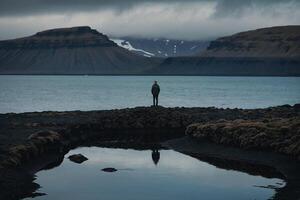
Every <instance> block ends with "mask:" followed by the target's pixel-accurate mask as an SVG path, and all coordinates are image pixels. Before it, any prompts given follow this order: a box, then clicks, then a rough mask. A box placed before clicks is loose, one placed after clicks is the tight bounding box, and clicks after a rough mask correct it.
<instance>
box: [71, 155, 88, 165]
mask: <svg viewBox="0 0 300 200" xmlns="http://www.w3.org/2000/svg"><path fill="white" fill-rule="evenodd" d="M68 158H69V159H70V160H71V161H73V162H75V163H79V164H80V163H83V162H84V161H86V160H88V158H87V157H85V156H83V155H82V154H74V155H71V156H69V157H68Z"/></svg>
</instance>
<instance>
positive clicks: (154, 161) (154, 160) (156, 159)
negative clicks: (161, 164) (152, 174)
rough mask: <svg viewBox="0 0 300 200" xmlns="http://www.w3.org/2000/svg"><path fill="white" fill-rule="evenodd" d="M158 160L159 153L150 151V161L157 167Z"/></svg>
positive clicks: (155, 150)
mask: <svg viewBox="0 0 300 200" xmlns="http://www.w3.org/2000/svg"><path fill="white" fill-rule="evenodd" d="M159 158H160V153H159V151H158V150H157V149H154V150H152V160H153V163H154V164H155V165H157V163H158V161H159Z"/></svg>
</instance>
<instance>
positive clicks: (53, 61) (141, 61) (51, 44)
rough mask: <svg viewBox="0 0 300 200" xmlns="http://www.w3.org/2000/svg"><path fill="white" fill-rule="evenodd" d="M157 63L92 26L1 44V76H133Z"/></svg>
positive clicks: (42, 33) (1, 42)
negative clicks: (130, 49) (125, 47)
mask: <svg viewBox="0 0 300 200" xmlns="http://www.w3.org/2000/svg"><path fill="white" fill-rule="evenodd" d="M156 64H157V60H155V59H151V60H150V59H149V58H145V57H143V56H139V55H136V54H134V53H132V52H130V51H128V50H126V49H123V48H121V47H119V46H118V45H117V44H115V43H114V42H113V41H111V40H109V39H108V37H107V36H106V35H104V34H102V33H99V32H98V31H97V30H94V29H91V28H90V27H88V26H81V27H72V28H59V29H51V30H46V31H42V32H38V33H36V34H35V35H32V36H29V37H24V38H18V39H14V40H5V41H0V74H132V73H141V72H142V71H144V70H146V69H149V68H151V67H153V66H154V65H156Z"/></svg>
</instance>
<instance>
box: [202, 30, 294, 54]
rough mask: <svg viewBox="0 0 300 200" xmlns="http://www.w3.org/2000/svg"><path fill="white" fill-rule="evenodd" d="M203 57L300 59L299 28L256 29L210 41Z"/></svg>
mask: <svg viewBox="0 0 300 200" xmlns="http://www.w3.org/2000/svg"><path fill="white" fill-rule="evenodd" d="M200 56H204V57H277V58H278V57H280V58H285V57H300V26H281V27H271V28H263V29H257V30H252V31H247V32H242V33H237V34H235V35H232V36H228V37H222V38H219V39H217V40H215V41H212V42H211V43H210V45H209V46H208V48H207V50H206V51H204V52H202V53H200Z"/></svg>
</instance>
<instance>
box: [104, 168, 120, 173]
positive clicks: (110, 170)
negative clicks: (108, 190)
mask: <svg viewBox="0 0 300 200" xmlns="http://www.w3.org/2000/svg"><path fill="white" fill-rule="evenodd" d="M101 170H102V171H104V172H116V171H118V170H117V169H116V168H113V167H107V168H103V169H101Z"/></svg>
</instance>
